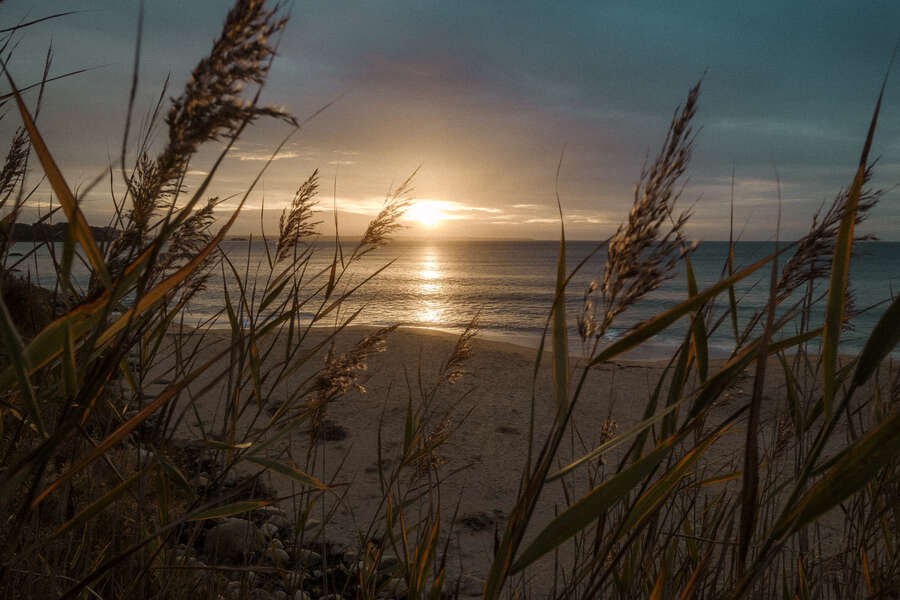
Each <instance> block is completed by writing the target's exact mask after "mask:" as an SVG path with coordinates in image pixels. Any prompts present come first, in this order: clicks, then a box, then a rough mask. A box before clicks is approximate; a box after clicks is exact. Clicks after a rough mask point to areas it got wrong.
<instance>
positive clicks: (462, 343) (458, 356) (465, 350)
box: [443, 315, 478, 384]
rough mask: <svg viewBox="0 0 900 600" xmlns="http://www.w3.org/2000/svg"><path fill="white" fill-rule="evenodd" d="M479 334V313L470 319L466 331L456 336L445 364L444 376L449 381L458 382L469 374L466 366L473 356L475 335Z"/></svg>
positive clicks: (451, 382)
mask: <svg viewBox="0 0 900 600" xmlns="http://www.w3.org/2000/svg"><path fill="white" fill-rule="evenodd" d="M477 335H478V315H475V317H473V318H472V320H471V321H469V324H468V325H467V326H466V329H465V331H463V332H462V334H460V336H459V337H458V338H456V345H455V346H454V347H453V353H452V354H451V355H450V358H449V359H447V363H446V365H445V366H444V371H443V373H444V376H443V378H444V379H445V380H446V381H447V383H450V384H453V383H456V382H457V381H458V380H459V379H460V378H461V377H463V376H464V375H467V374H468V373H469V371H468V370H467V369H466V368H465V364H466V362H468V360H469V359H470V358H471V357H472V343H473V341H474V340H475V336H477Z"/></svg>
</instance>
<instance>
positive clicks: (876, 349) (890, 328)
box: [851, 296, 900, 389]
mask: <svg viewBox="0 0 900 600" xmlns="http://www.w3.org/2000/svg"><path fill="white" fill-rule="evenodd" d="M898 343H900V296H898V297H896V298H894V301H893V302H891V305H890V306H889V307H888V308H887V310H886V311H884V314H883V315H881V318H880V319H878V324H877V325H875V328H874V329H872V333H871V334H869V339H867V340H866V345H865V346H864V347H863V350H862V352H861V353H860V355H859V359H858V360H857V362H856V371H855V372H854V373H853V379H852V381H851V389H856V388H858V387H860V386H862V385H863V384H864V383H865V382H866V381H868V380H869V378H870V377H871V376H872V374H873V373H874V372H875V370H876V369H877V368H878V365H880V364H881V361H883V360H884V359H885V357H887V355H888V354H890V353H891V351H892V350H893V349H894V348H896V347H897V344H898Z"/></svg>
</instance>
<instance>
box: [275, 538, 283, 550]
mask: <svg viewBox="0 0 900 600" xmlns="http://www.w3.org/2000/svg"><path fill="white" fill-rule="evenodd" d="M272 545H273V546H275V547H276V548H278V549H279V550H284V542H282V541H281V540H279V539H278V538H273V539H272Z"/></svg>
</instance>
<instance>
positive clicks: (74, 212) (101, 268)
mask: <svg viewBox="0 0 900 600" xmlns="http://www.w3.org/2000/svg"><path fill="white" fill-rule="evenodd" d="M0 65H2V67H3V72H4V73H5V74H6V80H7V81H8V82H9V86H10V87H11V88H12V93H13V96H14V97H15V99H16V106H17V107H18V109H19V114H20V115H21V117H22V122H23V123H24V124H25V129H26V130H27V131H28V137H29V138H30V139H31V145H32V147H33V148H34V151H35V153H36V154H37V155H38V158H39V159H40V161H41V166H42V167H43V169H44V173H45V174H46V175H47V180H48V181H49V182H50V186H51V187H52V188H53V192H54V193H55V194H56V197H57V200H59V204H60V206H62V208H63V211H64V212H65V213H66V218H67V219H68V220H69V227H70V229H71V231H72V236H73V237H74V238H75V239H76V240H78V243H79V244H81V247H82V248H83V249H84V253H85V255H86V256H87V259H88V261H89V262H90V263H91V267H92V268H93V269H94V271H95V272H96V273H97V276H98V277H99V278H100V280H101V281H102V282H103V284H104V285H105V286H106V288H107V289H110V288H111V287H112V280H111V279H110V277H109V271H107V269H106V263H105V262H104V261H103V254H102V253H101V252H100V248H98V247H97V242H96V241H95V240H94V234H92V233H91V229H90V227H88V223H87V220H86V219H85V218H84V214H83V213H82V212H81V209H80V208H78V203H77V202H76V201H75V196H74V195H73V194H72V190H70V189H69V184H68V183H66V180H65V179H64V178H63V175H62V172H61V171H60V170H59V167H58V166H56V161H55V160H54V159H53V155H51V154H50V150H49V148H47V144H46V143H44V138H43V137H42V136H41V134H40V132H39V131H38V129H37V126H36V125H35V124H34V121H33V120H32V118H31V113H29V112H28V108H27V107H26V106H25V102H24V101H23V100H22V96H21V94H19V90H18V88H16V84H15V83H14V82H13V80H12V76H11V75H10V74H9V71H8V70H7V69H6V63H5V62H3V61H2V60H0Z"/></svg>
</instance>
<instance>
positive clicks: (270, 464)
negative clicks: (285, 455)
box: [245, 456, 328, 490]
mask: <svg viewBox="0 0 900 600" xmlns="http://www.w3.org/2000/svg"><path fill="white" fill-rule="evenodd" d="M245 460H248V461H250V462H253V463H256V464H258V465H260V466H262V467H265V468H266V469H269V470H271V471H273V472H275V473H278V474H279V475H284V476H285V477H288V478H290V479H293V480H294V481H296V482H298V483H302V484H303V485H307V486H309V487H314V488H316V489H320V490H327V489H328V486H327V485H325V484H324V483H322V482H321V481H319V480H318V479H316V478H315V477H313V476H312V475H309V474H307V473H304V472H303V471H301V470H299V469H295V468H294V467H291V466H288V465H286V464H284V463H280V462H278V461H277V460H271V459H268V458H262V457H259V456H248V457H246V459H245Z"/></svg>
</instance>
